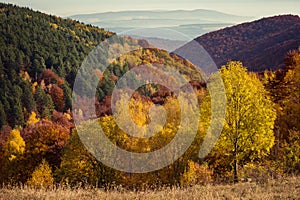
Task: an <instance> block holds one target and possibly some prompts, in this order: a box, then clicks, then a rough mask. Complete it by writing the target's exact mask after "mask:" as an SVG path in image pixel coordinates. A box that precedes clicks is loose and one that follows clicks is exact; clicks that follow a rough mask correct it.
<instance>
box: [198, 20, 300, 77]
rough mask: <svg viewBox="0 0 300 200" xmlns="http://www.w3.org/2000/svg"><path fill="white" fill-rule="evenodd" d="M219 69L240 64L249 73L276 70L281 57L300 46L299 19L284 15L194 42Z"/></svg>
mask: <svg viewBox="0 0 300 200" xmlns="http://www.w3.org/2000/svg"><path fill="white" fill-rule="evenodd" d="M195 40H196V41H198V42H199V43H200V44H201V45H202V46H203V47H204V48H205V49H206V50H207V51H208V52H209V53H210V55H211V56H212V57H213V59H214V60H215V62H216V64H217V65H218V66H221V65H223V64H225V63H226V62H227V61H228V60H240V61H242V62H243V63H244V65H245V66H247V67H248V69H249V70H251V71H261V70H264V69H273V70H274V69H277V68H281V67H283V65H284V61H283V58H284V55H285V54H286V52H288V51H289V50H291V49H297V48H298V46H299V45H300V18H299V16H292V15H283V16H275V17H270V18H263V19H261V20H257V21H254V22H250V23H244V24H240V25H237V26H233V27H229V28H225V29H222V30H219V31H215V32H211V33H208V34H205V35H203V36H200V37H198V38H196V39H195Z"/></svg>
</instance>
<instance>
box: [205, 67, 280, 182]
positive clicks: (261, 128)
mask: <svg viewBox="0 0 300 200" xmlns="http://www.w3.org/2000/svg"><path fill="white" fill-rule="evenodd" d="M219 73H220V75H221V77H222V79H223V81H224V85H225V90H226V97H227V105H226V119H225V123H224V127H223V131H222V134H221V136H220V138H219V140H218V142H217V144H216V146H215V148H214V150H213V152H212V154H213V155H214V156H217V157H223V158H226V159H227V160H229V163H230V164H231V165H232V168H233V174H234V181H235V182H237V181H238V164H239V163H240V164H242V163H245V162H249V161H253V160H256V159H259V158H261V157H262V156H264V155H267V154H268V153H269V151H270V149H271V148H272V146H273V145H274V134H273V128H274V120H275V118H276V112H275V110H274V108H273V107H274V105H273V103H272V102H271V101H270V99H269V97H268V95H267V92H266V91H265V89H264V86H263V85H262V83H261V82H260V80H259V79H258V78H257V77H256V76H255V75H254V74H249V73H247V70H246V68H245V67H243V65H242V63H241V62H229V63H228V64H227V65H226V66H223V67H222V68H221V69H220V72H219ZM208 110H209V112H210V99H209V96H207V97H206V98H205V99H204V101H203V103H202V105H201V113H202V114H203V115H201V116H204V119H205V120H204V126H205V123H207V122H209V116H208V115H207V114H206V113H207V111H208ZM205 112H206V113H205ZM209 112H208V113H209ZM202 123H203V122H202Z"/></svg>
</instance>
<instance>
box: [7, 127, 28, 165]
mask: <svg viewBox="0 0 300 200" xmlns="http://www.w3.org/2000/svg"><path fill="white" fill-rule="evenodd" d="M24 151H25V142H24V140H23V138H22V137H21V134H20V131H19V130H17V129H13V130H12V131H11V132H10V135H9V137H8V140H7V142H6V145H5V152H4V154H5V156H6V157H7V158H8V159H9V160H10V161H12V160H14V159H16V158H17V157H18V156H19V155H21V154H23V153H24Z"/></svg>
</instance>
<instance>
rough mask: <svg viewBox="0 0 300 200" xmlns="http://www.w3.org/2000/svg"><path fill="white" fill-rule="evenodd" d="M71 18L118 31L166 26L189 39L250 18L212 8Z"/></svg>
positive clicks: (111, 13)
mask: <svg viewBox="0 0 300 200" xmlns="http://www.w3.org/2000/svg"><path fill="white" fill-rule="evenodd" d="M70 18H71V19H76V20H79V21H83V22H85V23H89V24H93V25H96V26H99V27H102V28H105V29H107V30H110V31H113V32H116V33H118V34H120V33H123V32H127V31H129V30H132V29H140V28H167V29H172V30H174V31H178V32H180V33H183V34H185V35H187V36H188V37H190V38H195V37H197V36H199V35H201V34H204V33H207V32H210V31H213V30H218V29H220V28H223V27H227V26H230V25H233V24H237V23H241V22H245V21H249V20H251V19H253V17H245V16H236V15H230V14H225V13H222V12H218V11H214V10H204V9H197V10H173V11H162V10H161V11H157V10H154V11H151V10H150V11H120V12H105V13H95V14H80V15H74V16H70Z"/></svg>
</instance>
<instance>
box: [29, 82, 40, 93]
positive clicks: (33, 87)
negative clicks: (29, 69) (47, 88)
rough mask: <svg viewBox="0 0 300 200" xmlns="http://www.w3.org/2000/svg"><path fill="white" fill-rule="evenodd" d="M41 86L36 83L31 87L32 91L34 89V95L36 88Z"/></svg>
mask: <svg viewBox="0 0 300 200" xmlns="http://www.w3.org/2000/svg"><path fill="white" fill-rule="evenodd" d="M38 85H39V84H38V83H37V82H34V83H33V84H32V86H31V89H32V93H33V94H35V91H36V87H37V86H38Z"/></svg>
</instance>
